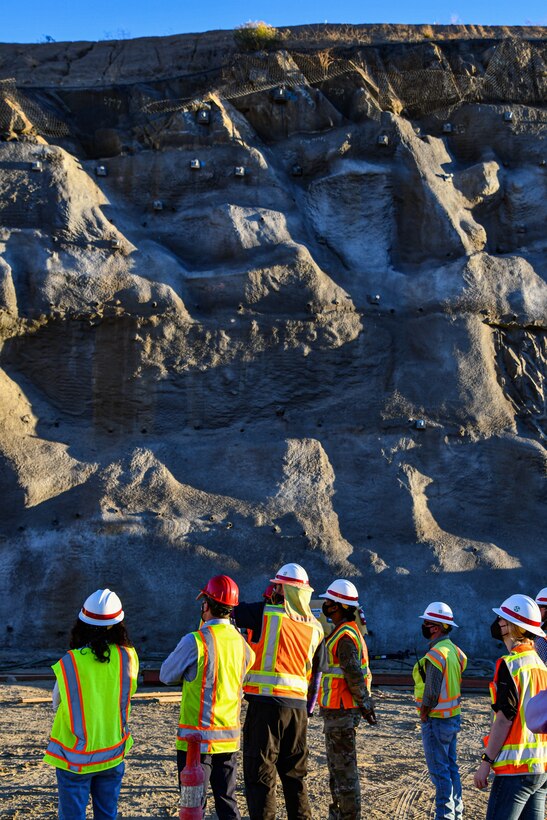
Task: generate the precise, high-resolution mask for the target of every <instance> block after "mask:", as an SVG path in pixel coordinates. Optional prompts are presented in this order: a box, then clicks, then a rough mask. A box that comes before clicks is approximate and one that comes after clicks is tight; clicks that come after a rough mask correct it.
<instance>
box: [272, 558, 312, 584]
mask: <svg viewBox="0 0 547 820" xmlns="http://www.w3.org/2000/svg"><path fill="white" fill-rule="evenodd" d="M270 583H271V584H288V585H289V586H291V587H299V588H300V589H311V586H310V580H309V578H308V573H307V572H306V570H305V569H304V567H301V566H300V564H283V566H282V567H281V569H280V570H278V572H277V575H276V576H275V578H270Z"/></svg>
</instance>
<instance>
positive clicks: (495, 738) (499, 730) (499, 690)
mask: <svg viewBox="0 0 547 820" xmlns="http://www.w3.org/2000/svg"><path fill="white" fill-rule="evenodd" d="M492 709H493V710H494V712H495V713H496V714H495V716H494V721H493V723H492V728H491V729H490V734H489V736H488V743H487V745H486V749H485V750H484V752H485V754H486V755H487V756H488V757H489V758H490V760H495V759H496V757H497V756H498V755H499V753H500V750H501V747H502V746H503V744H504V743H505V739H506V737H507V735H508V734H509V731H510V729H511V726H512V724H513V721H514V719H515V718H516V716H517V713H518V710H519V697H518V692H517V688H516V686H515V682H514V680H513V678H512V677H511V673H510V672H509V669H508V667H507V664H506V663H505V661H502V662H501V663H500V666H499V670H498V674H497V680H496V700H495V702H494V703H493V704H492ZM490 766H491V764H490V763H489V762H488V761H487V760H482V761H481V764H480V766H479V768H478V769H477V771H476V772H475V775H474V777H473V781H474V783H475V786H476V787H477V789H484V788H485V787H486V784H487V781H488V775H489V774H490Z"/></svg>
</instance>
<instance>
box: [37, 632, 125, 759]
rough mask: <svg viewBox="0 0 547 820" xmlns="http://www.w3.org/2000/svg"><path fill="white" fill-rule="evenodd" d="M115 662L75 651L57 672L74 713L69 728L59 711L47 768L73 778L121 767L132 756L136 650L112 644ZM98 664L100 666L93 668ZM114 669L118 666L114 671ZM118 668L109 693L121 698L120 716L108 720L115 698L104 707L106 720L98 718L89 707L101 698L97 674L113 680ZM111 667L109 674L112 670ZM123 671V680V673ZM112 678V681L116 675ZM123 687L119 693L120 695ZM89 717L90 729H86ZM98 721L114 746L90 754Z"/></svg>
mask: <svg viewBox="0 0 547 820" xmlns="http://www.w3.org/2000/svg"><path fill="white" fill-rule="evenodd" d="M110 653H111V655H110V661H109V662H108V664H100V663H99V661H97V660H96V659H95V656H94V655H93V654H92V652H91V650H89V651H88V653H82V652H81V651H80V650H71V651H70V652H68V653H67V654H66V655H65V656H64V657H63V658H61V660H60V661H59V662H58V664H55V666H54V667H53V668H54V670H55V671H56V675H57V677H58V679H59V675H60V676H61V679H62V688H61V680H59V684H60V691H62V701H63V704H64V706H65V708H66V710H67V712H68V725H67V721H66V718H65V712H64V711H63V708H62V707H61V706H59V709H58V710H57V714H56V716H55V720H54V724H53V730H52V736H51V738H50V741H49V744H48V747H47V750H46V754H45V758H44V759H45V762H46V763H51V764H52V765H54V766H58V767H59V768H63V769H68V770H69V771H73V772H82V771H83V770H85V772H86V773H88V772H92V771H98V770H101V769H105V768H109V766H111V765H116V763H117V761H118V760H119V759H121V758H123V756H124V754H125V752H126V750H127V749H128V748H130V747H131V744H132V738H131V736H130V734H129V732H128V730H127V722H128V718H129V711H130V703H131V690H132V687H133V686H136V678H137V671H138V663H137V656H136V653H135V650H134V649H132V648H131V649H129V648H127V647H123V646H117V645H116V644H110ZM92 664H97V666H92ZM110 664H112V665H113V666H112V667H110ZM114 666H117V669H116V671H115V675H116V677H115V680H114V679H113V680H112V682H110V680H109V688H110V689H111V692H112V694H114V695H115V701H116V706H115V712H112V713H111V718H112V719H113V720H112V722H111V721H110V716H109V715H108V714H107V715H105V714H104V711H106V712H108V710H109V709H112V706H113V705H114V704H113V698H112V697H110V698H109V702H108V703H105V704H104V710H100V711H101V714H100V715H98V714H96V713H97V711H98V710H96V709H95V710H94V709H93V707H92V706H90V705H87V706H86V700H87V699H88V698H89V699H90V700H91V699H92V698H93V696H94V695H95V687H94V674H93V673H94V672H95V673H96V674H97V673H98V674H100V675H102V676H104V675H106V676H108V675H109V673H111V671H112V669H113V667H114ZM107 667H108V668H107ZM118 669H119V674H118V671H117V670H118ZM110 677H112V675H110ZM116 687H117V689H116ZM86 712H87V715H88V721H91V723H89V725H87V724H86ZM95 717H97V719H98V721H99V722H100V723H101V726H102V727H103V731H102V734H101V736H102V737H103V738H104V737H105V727H106V736H108V737H109V738H110V739H111V740H112V741H114V742H112V743H111V744H109V745H107V746H101V747H98V748H97V747H94V748H90V743H92V744H93V746H94V743H93V741H90V734H91V736H93V735H94V734H95V729H96V726H97V724H96V722H95ZM48 758H51V759H48Z"/></svg>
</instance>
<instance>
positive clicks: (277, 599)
mask: <svg viewBox="0 0 547 820" xmlns="http://www.w3.org/2000/svg"><path fill="white" fill-rule="evenodd" d="M284 600H285V599H284V598H283V596H282V595H280V594H279V592H272V594H271V595H270V601H271V603H272V604H273V605H274V606H279V604H282V603H283V601H284Z"/></svg>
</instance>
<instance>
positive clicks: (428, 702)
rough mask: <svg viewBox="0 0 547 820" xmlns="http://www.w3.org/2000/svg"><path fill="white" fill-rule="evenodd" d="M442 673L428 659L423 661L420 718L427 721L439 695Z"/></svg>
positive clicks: (423, 721)
mask: <svg viewBox="0 0 547 820" xmlns="http://www.w3.org/2000/svg"><path fill="white" fill-rule="evenodd" d="M442 685H443V673H442V672H441V670H440V669H438V668H437V667H436V666H434V665H433V664H432V663H431V662H430V661H428V660H426V661H425V686H424V695H423V699H422V703H421V706H420V720H421V721H422V723H427V720H428V717H429V713H430V712H431V711H432V710H433V709H434V708H435V706H436V705H437V704H438V702H439V698H440V696H441V688H442Z"/></svg>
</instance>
